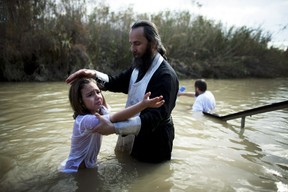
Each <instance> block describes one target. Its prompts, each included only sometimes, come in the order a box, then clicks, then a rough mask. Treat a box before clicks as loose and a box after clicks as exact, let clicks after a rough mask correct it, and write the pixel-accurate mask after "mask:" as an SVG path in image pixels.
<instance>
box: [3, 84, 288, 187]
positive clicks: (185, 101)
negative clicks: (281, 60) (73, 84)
mask: <svg viewBox="0 0 288 192" xmlns="http://www.w3.org/2000/svg"><path fill="white" fill-rule="evenodd" d="M207 82H208V89H209V90H210V91H212V92H213V93H214V95H215V97H216V103H217V109H216V112H217V113H218V114H220V115H227V114H229V113H234V112H239V111H242V110H246V109H251V108H253V107H259V106H263V105H267V104H271V103H275V102H281V101H285V100H288V79H245V80H212V79H208V80H207ZM193 84H194V80H183V81H180V85H184V86H186V90H187V91H193V90H194V89H193ZM68 89H69V86H68V85H66V84H65V83H64V82H49V83H1V84H0V114H1V116H0V191H3V192H4V191H5V192H9V191H27V192H28V191H29V192H30V191H55V192H59V191H61V192H65V191H67V192H71V191H77V192H82V191H83V192H84V191H85V192H86V191H117V192H118V191H151V192H152V191H177V192H178V191H189V192H190V191H192V192H193V191H197V192H198V191H213V192H214V191H221V192H222V191H239V192H249V191H279V192H280V191H281V192H282V191H288V118H287V117H288V109H287V108H286V109H282V110H277V111H272V112H267V113H261V114H257V115H253V116H251V117H246V124H245V128H244V129H241V119H234V120H229V121H227V122H222V121H219V120H216V119H213V118H211V117H207V116H205V115H203V114H202V113H192V112H191V106H192V104H193V102H194V98H189V97H179V98H178V99H177V106H176V107H175V109H174V111H173V119H174V124H175V140H174V148H173V153H172V160H171V161H169V162H166V163H162V164H156V165H154V164H145V163H140V162H138V161H135V160H133V159H131V158H130V157H127V156H125V155H121V154H117V155H116V154H115V153H114V146H115V143H116V140H117V136H116V135H109V136H104V137H103V143H102V148H101V151H100V154H99V157H98V167H97V168H95V169H87V170H81V171H79V172H78V173H76V174H64V173H59V172H58V170H57V169H58V166H59V164H60V162H61V161H63V160H64V159H65V158H66V157H67V155H68V153H69V149H70V136H71V133H72V125H73V119H72V111H71V109H70V106H69V103H68ZM104 95H105V97H106V100H107V101H108V102H109V104H110V105H111V107H112V112H115V111H119V110H121V109H122V108H124V104H125V101H126V95H124V94H121V93H117V94H115V93H111V92H104Z"/></svg>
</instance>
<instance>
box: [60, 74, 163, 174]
mask: <svg viewBox="0 0 288 192" xmlns="http://www.w3.org/2000/svg"><path fill="white" fill-rule="evenodd" d="M150 95H151V92H147V93H146V94H145V96H144V98H143V100H141V101H139V102H138V103H136V104H134V105H131V106H129V107H127V108H125V109H123V110H122V111H119V112H117V113H114V114H112V115H110V114H109V113H108V110H107V106H108V105H107V103H106V101H105V99H104V97H103V95H102V92H101V90H100V89H99V87H98V86H97V83H96V81H95V79H92V78H80V79H77V80H75V81H74V82H73V83H72V84H71V87H70V90H69V101H70V105H71V108H72V109H73V111H74V115H73V118H74V119H75V121H74V126H73V133H72V137H71V149H70V153H69V156H68V158H67V159H66V160H64V161H63V162H62V163H61V165H60V167H59V171H61V172H65V173H73V172H77V171H78V169H81V168H93V167H95V165H96V161H97V156H98V153H99V150H100V147H101V141H102V135H101V134H99V133H97V130H94V129H96V128H95V126H97V125H98V124H99V123H100V120H99V118H100V117H101V116H103V117H104V118H105V119H108V120H110V121H111V122H114V123H115V129H117V126H116V124H117V123H121V121H126V120H129V118H131V117H133V116H134V115H136V114H138V113H139V112H141V111H142V110H144V109H146V108H159V107H161V106H162V105H163V104H164V100H163V96H159V97H154V98H151V99H150V98H149V96H150ZM100 115H101V116H100ZM115 132H116V133H118V132H119V131H118V130H115Z"/></svg>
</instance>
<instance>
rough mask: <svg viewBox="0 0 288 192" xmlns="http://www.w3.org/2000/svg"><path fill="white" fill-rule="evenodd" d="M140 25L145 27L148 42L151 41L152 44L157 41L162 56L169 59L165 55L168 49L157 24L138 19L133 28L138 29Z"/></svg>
mask: <svg viewBox="0 0 288 192" xmlns="http://www.w3.org/2000/svg"><path fill="white" fill-rule="evenodd" d="M138 27H143V28H144V36H145V37H146V39H147V40H148V42H150V43H151V44H152V43H155V44H156V46H157V51H158V52H159V53H160V54H161V55H162V57H164V59H165V60H167V57H166V55H165V54H166V49H165V47H164V46H163V44H162V41H161V38H160V35H159V33H158V29H157V27H156V25H155V24H154V23H152V22H150V21H146V20H140V21H136V22H135V23H134V24H133V25H132V27H131V29H136V28H138Z"/></svg>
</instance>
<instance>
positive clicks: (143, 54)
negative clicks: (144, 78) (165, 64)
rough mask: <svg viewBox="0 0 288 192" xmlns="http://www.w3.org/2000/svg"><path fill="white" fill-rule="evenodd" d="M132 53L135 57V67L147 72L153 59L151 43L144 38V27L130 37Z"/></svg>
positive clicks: (135, 30) (134, 30)
mask: <svg viewBox="0 0 288 192" xmlns="http://www.w3.org/2000/svg"><path fill="white" fill-rule="evenodd" d="M129 42H130V44H131V48H130V49H131V52H132V54H133V56H134V61H133V62H134V66H135V67H136V68H138V69H140V70H143V71H146V70H147V69H148V68H149V67H150V65H151V61H152V58H153V52H152V46H151V43H149V42H148V40H147V39H146V38H145V36H144V29H143V27H138V28H136V29H133V30H132V31H131V32H130V35H129Z"/></svg>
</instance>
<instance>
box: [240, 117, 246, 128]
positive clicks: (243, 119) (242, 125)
mask: <svg viewBox="0 0 288 192" xmlns="http://www.w3.org/2000/svg"><path fill="white" fill-rule="evenodd" d="M245 117H246V116H243V117H241V128H244V127H245Z"/></svg>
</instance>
